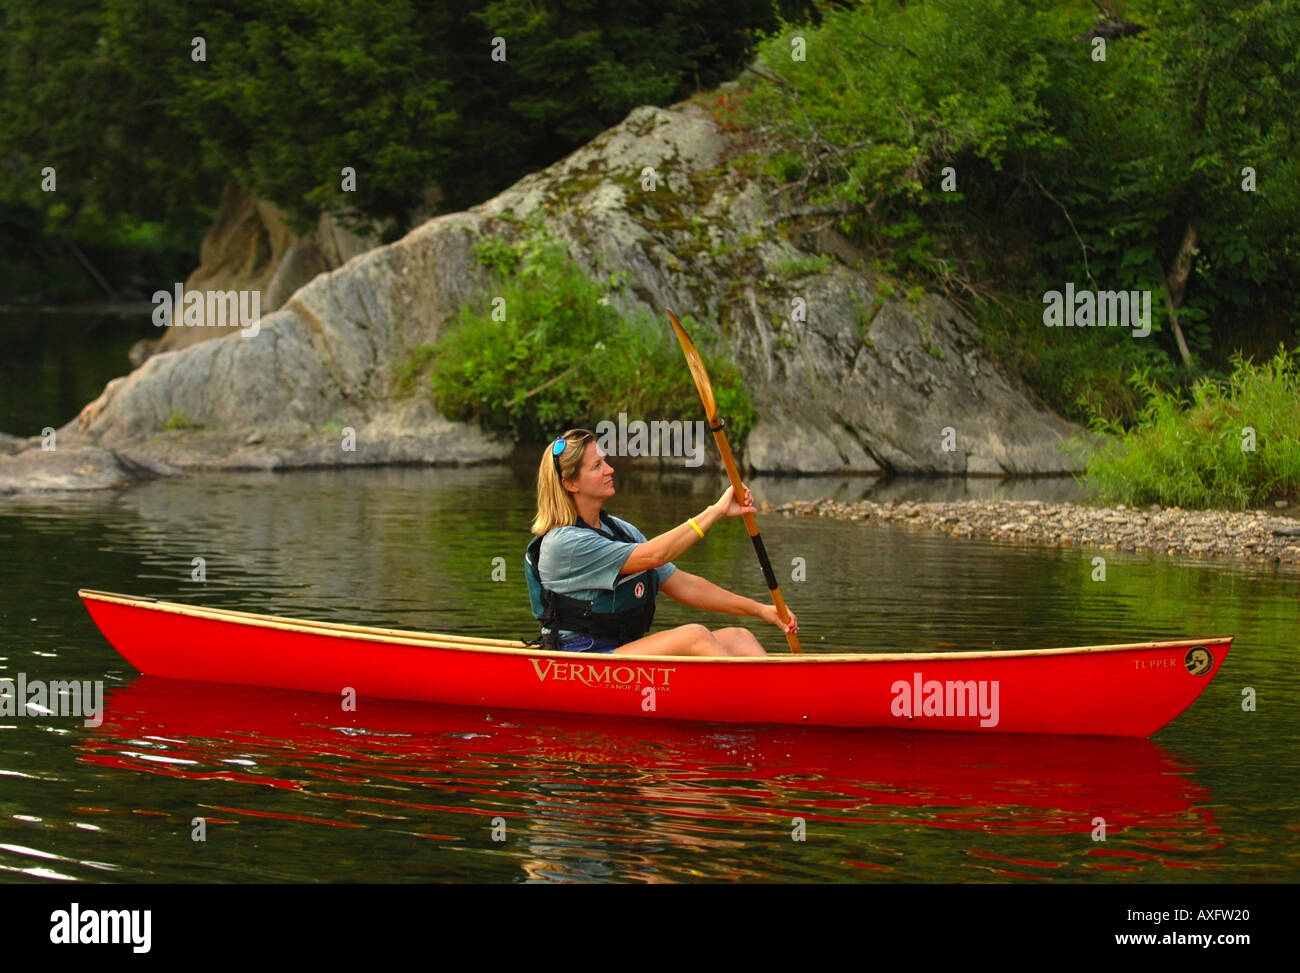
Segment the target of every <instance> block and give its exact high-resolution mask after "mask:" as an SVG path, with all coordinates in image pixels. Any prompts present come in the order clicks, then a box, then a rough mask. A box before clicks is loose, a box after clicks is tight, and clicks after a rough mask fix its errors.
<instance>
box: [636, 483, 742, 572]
mask: <svg viewBox="0 0 1300 973" xmlns="http://www.w3.org/2000/svg"><path fill="white" fill-rule="evenodd" d="M753 502H754V498H753V495H752V494H751V493H750V492H749V488H748V487H746V488H745V502H744V503H743V504H742V503H739V502H738V501H737V500H736V499H735V497H734V496H733V494H732V488H731V487H727V489H726V490H725V491H724V492H723V494H722V496H721V497H719V498H718V502H717V503H715V504H713V505H712V506H710V507H705V508H704V513H702V514H699V515H698V516H696V518H695V522H696V523H697V524H699V525H700V530H701V531H707V530H708V529H709V528H710V527H712V526H713V525H714V524H716V523H717V522H718V521H719V520H721V519H722V518H723V517H740V516H742V515H743V514H752V513H754V512H755V508H754V507H753V506H752V504H753ZM700 537H701V534H697V533H696V532H695V528H694V527H692V526H691V525H690V523H689V522H687V523H683V524H679V525H678V526H676V527H674V528H673V529H672V530H666V531H664V532H663V533H662V534H660V535H659V536H658V537H652V538H650V540H648V541H646V542H645V543H644V544H638V545H637V546H636V547H634V548H632V552H631V553H630V554H629V555H628V556H627V560H626V561H624V562H623V566H622V567H621V568H620V569H619V572H618V573H619V574H638V573H639V572H641V571H649V570H650V569H651V568H658V567H663V566H664V565H665V564H667V563H668V562H669V561H675V560H677V558H679V557H681V556H682V555H683V554H685V553H686V551H687V549H688V548H690V546H691V545H692V544H694V543H695V542H696V541H698V540H699V539H700Z"/></svg>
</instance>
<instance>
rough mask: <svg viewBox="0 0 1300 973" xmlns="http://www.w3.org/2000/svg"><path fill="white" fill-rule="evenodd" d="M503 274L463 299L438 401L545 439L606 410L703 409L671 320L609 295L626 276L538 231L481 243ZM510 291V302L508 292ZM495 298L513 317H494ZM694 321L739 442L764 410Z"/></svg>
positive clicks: (440, 358) (437, 367)
mask: <svg viewBox="0 0 1300 973" xmlns="http://www.w3.org/2000/svg"><path fill="white" fill-rule="evenodd" d="M476 255H477V256H478V258H479V259H480V261H482V262H483V263H485V264H487V265H488V266H491V267H493V268H494V269H495V270H496V271H497V274H496V278H497V279H496V283H495V285H494V286H492V287H490V288H489V290H488V292H487V293H485V294H483V295H482V296H481V298H480V299H479V300H478V301H477V302H475V303H472V304H466V305H464V306H463V307H462V308H461V314H460V323H459V325H458V326H457V327H456V328H455V330H453V331H452V332H451V333H450V334H448V335H447V336H446V337H444V338H443V339H442V341H441V342H439V344H438V346H437V355H436V357H435V359H434V362H433V369H432V374H431V378H430V382H431V386H432V388H433V392H434V395H435V397H436V399H437V401H438V407H439V409H440V410H441V411H442V412H443V413H444V414H445V415H447V416H448V417H450V418H453V419H461V420H469V419H477V420H479V421H480V422H481V423H482V424H483V426H484V427H485V428H487V429H489V430H492V431H494V432H498V433H502V434H505V435H507V436H510V437H512V438H513V439H515V440H516V441H525V442H544V441H545V440H547V439H550V438H551V437H553V436H555V435H557V434H558V433H560V432H563V431H564V430H565V429H567V428H570V427H573V426H585V427H587V428H594V427H595V424H596V423H597V422H599V421H600V420H602V419H609V420H611V421H617V418H618V414H619V413H620V412H625V413H627V414H628V417H629V418H630V419H635V418H643V419H647V420H648V419H663V420H673V419H684V420H694V419H697V418H699V417H700V414H701V405H700V400H699V395H698V393H697V392H696V390H695V386H694V383H693V382H692V380H691V377H690V373H689V371H688V370H687V368H686V363H685V361H684V360H683V358H682V353H681V348H680V346H679V345H678V343H677V341H676V339H675V338H674V336H673V333H672V329H671V328H670V327H669V326H668V322H667V321H666V320H664V321H657V320H654V319H652V318H651V316H650V315H648V314H645V313H641V314H637V315H632V316H626V317H625V316H622V315H620V313H619V312H618V311H617V310H616V309H615V308H614V307H613V306H612V305H611V304H610V301H609V296H610V294H611V293H613V292H615V291H616V290H617V289H618V287H619V286H620V282H619V281H618V280H614V279H611V280H609V281H606V282H605V283H604V284H600V283H596V282H594V281H592V280H591V279H590V278H588V277H587V275H586V274H584V273H583V271H582V270H581V269H580V268H579V267H578V266H577V264H576V263H574V261H573V260H572V258H570V256H569V254H568V251H567V250H566V249H565V247H564V245H563V244H562V243H560V242H558V241H556V240H554V239H552V238H550V237H546V236H538V235H534V236H533V237H530V238H528V239H526V240H524V241H523V242H522V243H520V244H517V245H515V246H513V247H503V246H502V245H501V244H500V243H499V242H492V243H489V242H485V243H484V244H482V245H480V246H479V247H478V248H477V249H476ZM498 298H500V299H504V305H502V304H501V302H500V301H499V300H496V299H498ZM494 305H495V306H496V307H498V308H503V309H504V316H505V320H503V321H494V320H493V319H492V315H493V309H494ZM683 325H684V326H685V327H686V328H687V331H688V332H690V333H691V334H692V338H693V339H694V340H695V341H696V342H697V344H698V345H699V347H700V352H701V354H702V355H703V356H704V358H705V362H706V364H707V365H708V368H709V376H710V378H711V379H712V381H713V387H714V392H715V394H716V397H717V400H718V405H719V409H720V410H721V413H722V415H723V417H724V418H725V419H726V420H727V424H728V427H729V429H730V431H731V436H732V439H733V441H734V442H736V443H737V444H739V443H740V442H742V441H743V439H744V436H745V435H746V434H747V433H748V431H749V430H750V429H751V428H753V426H754V423H755V421H756V415H755V412H754V409H753V406H752V405H751V404H750V402H749V398H748V395H747V394H746V393H745V391H744V388H743V386H742V384H741V376H740V371H739V369H738V368H737V367H736V366H735V365H734V364H733V363H731V362H730V361H728V360H726V359H724V358H723V357H722V356H721V355H719V354H717V349H716V347H714V345H713V344H712V343H711V342H708V341H704V340H701V339H702V337H703V336H702V334H701V329H700V328H699V327H698V326H697V325H696V323H695V322H693V321H692V320H690V319H689V318H686V319H683Z"/></svg>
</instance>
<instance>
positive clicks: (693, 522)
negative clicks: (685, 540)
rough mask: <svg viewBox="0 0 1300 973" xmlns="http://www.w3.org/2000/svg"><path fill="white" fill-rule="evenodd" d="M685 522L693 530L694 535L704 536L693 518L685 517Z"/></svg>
mask: <svg viewBox="0 0 1300 973" xmlns="http://www.w3.org/2000/svg"><path fill="white" fill-rule="evenodd" d="M686 522H687V523H688V524H690V525H691V526H692V527H694V528H695V533H697V534H699V535H700V536H701V537H703V536H704V531H702V530H700V525H699V524H697V523H696V522H695V518H694V517H687V518H686Z"/></svg>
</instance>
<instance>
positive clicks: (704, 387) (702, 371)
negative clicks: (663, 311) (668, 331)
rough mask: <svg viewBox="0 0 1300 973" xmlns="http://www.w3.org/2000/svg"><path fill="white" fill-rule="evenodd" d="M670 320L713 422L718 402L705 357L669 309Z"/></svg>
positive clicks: (705, 408)
mask: <svg viewBox="0 0 1300 973" xmlns="http://www.w3.org/2000/svg"><path fill="white" fill-rule="evenodd" d="M668 320H669V321H671V322H672V323H673V331H674V332H676V334H677V340H678V342H679V343H680V344H681V346H682V354H683V355H685V356H686V367H687V368H689V369H690V370H691V378H693V379H695V388H696V391H698V392H699V393H700V401H701V402H703V403H704V412H705V414H706V415H707V416H708V417H709V422H713V421H715V420H716V419H717V418H718V404H717V402H716V401H715V400H714V398H713V383H712V382H710V381H709V372H708V369H706V368H705V367H704V359H702V358H700V353H699V352H698V351H696V350H695V342H693V341H691V336H690V335H688V334H687V333H686V329H685V328H683V327H682V323H681V322H680V321H678V320H677V315H675V314H673V312H672V311H669V312H668Z"/></svg>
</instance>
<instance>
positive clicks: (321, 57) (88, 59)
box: [0, 0, 810, 243]
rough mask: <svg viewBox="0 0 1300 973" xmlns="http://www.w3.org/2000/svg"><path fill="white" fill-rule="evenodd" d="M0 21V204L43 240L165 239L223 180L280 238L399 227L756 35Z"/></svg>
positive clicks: (246, 7) (373, 24) (666, 91)
mask: <svg viewBox="0 0 1300 973" xmlns="http://www.w3.org/2000/svg"><path fill="white" fill-rule="evenodd" d="M809 6H810V5H809V4H807V3H801V2H793V0H792V2H790V3H789V4H788V5H787V12H790V11H795V10H803V9H808V8H809ZM0 17H2V18H3V29H0V99H3V103H4V104H5V107H6V110H5V112H4V113H3V114H0V166H2V167H3V172H4V176H5V178H4V180H3V182H2V183H0V202H5V201H9V202H17V201H21V202H23V203H25V204H26V205H28V206H31V207H35V208H37V209H38V210H39V211H40V212H42V213H44V214H45V215H46V216H47V218H48V220H49V222H50V223H51V225H57V226H59V227H61V228H66V227H70V226H73V225H74V224H76V222H77V219H78V216H79V214H80V213H81V212H82V211H83V209H85V208H87V207H92V208H97V209H98V210H99V211H100V212H101V213H103V214H104V216H105V218H107V219H109V220H114V219H117V218H130V219H132V220H136V221H139V220H158V219H164V218H166V219H169V220H177V219H180V220H182V221H183V220H184V219H185V217H186V214H189V213H191V212H193V211H194V210H196V209H203V208H206V207H211V206H213V205H215V203H216V201H217V199H218V198H219V196H220V191H221V186H222V184H223V183H224V182H225V181H226V180H228V179H233V180H235V181H236V182H238V183H239V184H240V185H242V186H243V188H244V189H246V190H247V191H248V192H249V193H251V194H252V195H253V196H254V197H256V198H259V199H266V200H270V201H272V202H275V203H277V204H279V205H280V206H281V207H283V208H284V209H285V210H287V211H288V212H290V213H291V214H292V215H293V216H294V217H295V218H296V219H297V220H298V221H299V224H300V226H302V225H306V224H308V223H310V222H312V221H313V220H314V219H315V217H316V216H317V215H318V214H319V213H320V212H321V211H322V210H323V209H329V208H335V207H341V206H343V205H344V204H345V203H346V204H348V205H350V206H351V207H353V208H354V209H355V210H356V211H357V212H358V213H359V214H360V215H361V216H362V217H364V218H365V219H367V220H373V221H384V220H394V221H395V228H396V229H398V230H400V229H404V228H405V221H406V219H407V218H408V216H409V214H410V213H411V211H412V209H413V208H414V207H416V206H419V205H421V204H422V203H423V202H425V199H426V194H427V193H429V191H430V190H433V189H435V188H436V190H437V192H438V193H440V194H441V199H442V206H443V207H444V208H446V209H458V208H463V207H465V206H468V205H472V204H474V203H477V202H480V201H481V200H482V199H483V198H485V197H487V196H489V195H491V194H492V193H494V192H497V191H499V190H500V189H502V188H504V187H505V186H507V185H509V184H510V183H511V182H513V181H514V180H515V179H517V178H519V177H520V176H522V175H523V174H525V173H527V172H529V171H532V170H534V169H537V168H539V167H541V166H544V165H546V164H548V163H550V162H553V161H555V160H556V159H557V158H559V157H560V156H561V155H563V154H564V153H565V152H568V151H571V150H572V149H574V148H577V147H578V146H579V145H581V144H582V143H583V142H585V141H587V140H588V139H590V138H591V137H592V136H594V135H595V134H597V133H598V132H600V131H602V130H603V129H605V128H606V127H608V126H609V125H611V124H614V123H615V122H618V121H620V120H621V119H622V118H623V117H624V116H625V115H626V114H627V112H628V111H629V110H630V109H632V108H633V107H635V106H637V105H640V104H645V103H654V104H663V103H666V102H669V101H672V100H674V99H678V98H683V97H686V96H687V95H689V94H690V93H691V92H693V91H694V90H695V89H696V87H697V86H699V85H709V84H714V83H717V82H718V81H721V80H723V79H724V78H726V77H728V76H730V75H732V74H734V73H735V72H736V71H738V70H739V69H740V67H741V66H742V64H743V62H744V59H745V57H746V54H747V51H748V49H749V46H750V44H751V42H752V32H751V28H754V27H770V26H772V25H773V24H774V23H775V21H774V17H773V12H772V7H771V5H770V4H768V3H765V2H759V0H717V2H712V3H709V4H704V3H702V2H700V0H660V2H655V3H646V2H637V3H631V4H628V3H616V2H614V0H587V2H578V3H573V2H567V0H566V2H560V0H539V2H535V0H529V2H527V3H525V2H522V0H497V2H492V3H483V2H470V0H439V2H438V3H436V4H433V3H431V4H425V3H419V2H416V0H232V2H226V3H222V4H220V5H217V6H215V7H214V6H212V5H210V4H207V3H196V2H192V0H177V2H172V3H163V4H159V3H154V2H151V0H112V2H109V0H99V2H90V3H87V2H81V0H7V2H6V3H5V5H4V7H3V10H2V11H0ZM498 36H499V37H502V38H503V39H504V41H505V54H506V59H505V60H504V61H496V60H493V59H492V56H491V55H492V51H493V43H492V42H493V38H494V37H498ZM195 37H202V38H203V39H204V41H205V42H206V60H203V61H195V60H193V58H192V51H193V47H192V40H193V38H195ZM45 165H53V166H55V167H56V168H57V170H58V172H59V191H58V193H57V194H49V193H42V192H41V191H40V189H39V173H40V170H41V167H42V166H45ZM345 166H352V167H354V168H355V169H356V172H357V179H356V191H355V192H354V193H344V192H342V191H341V187H340V183H341V175H340V170H342V169H343V167H345ZM195 243H197V240H196V241H195Z"/></svg>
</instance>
